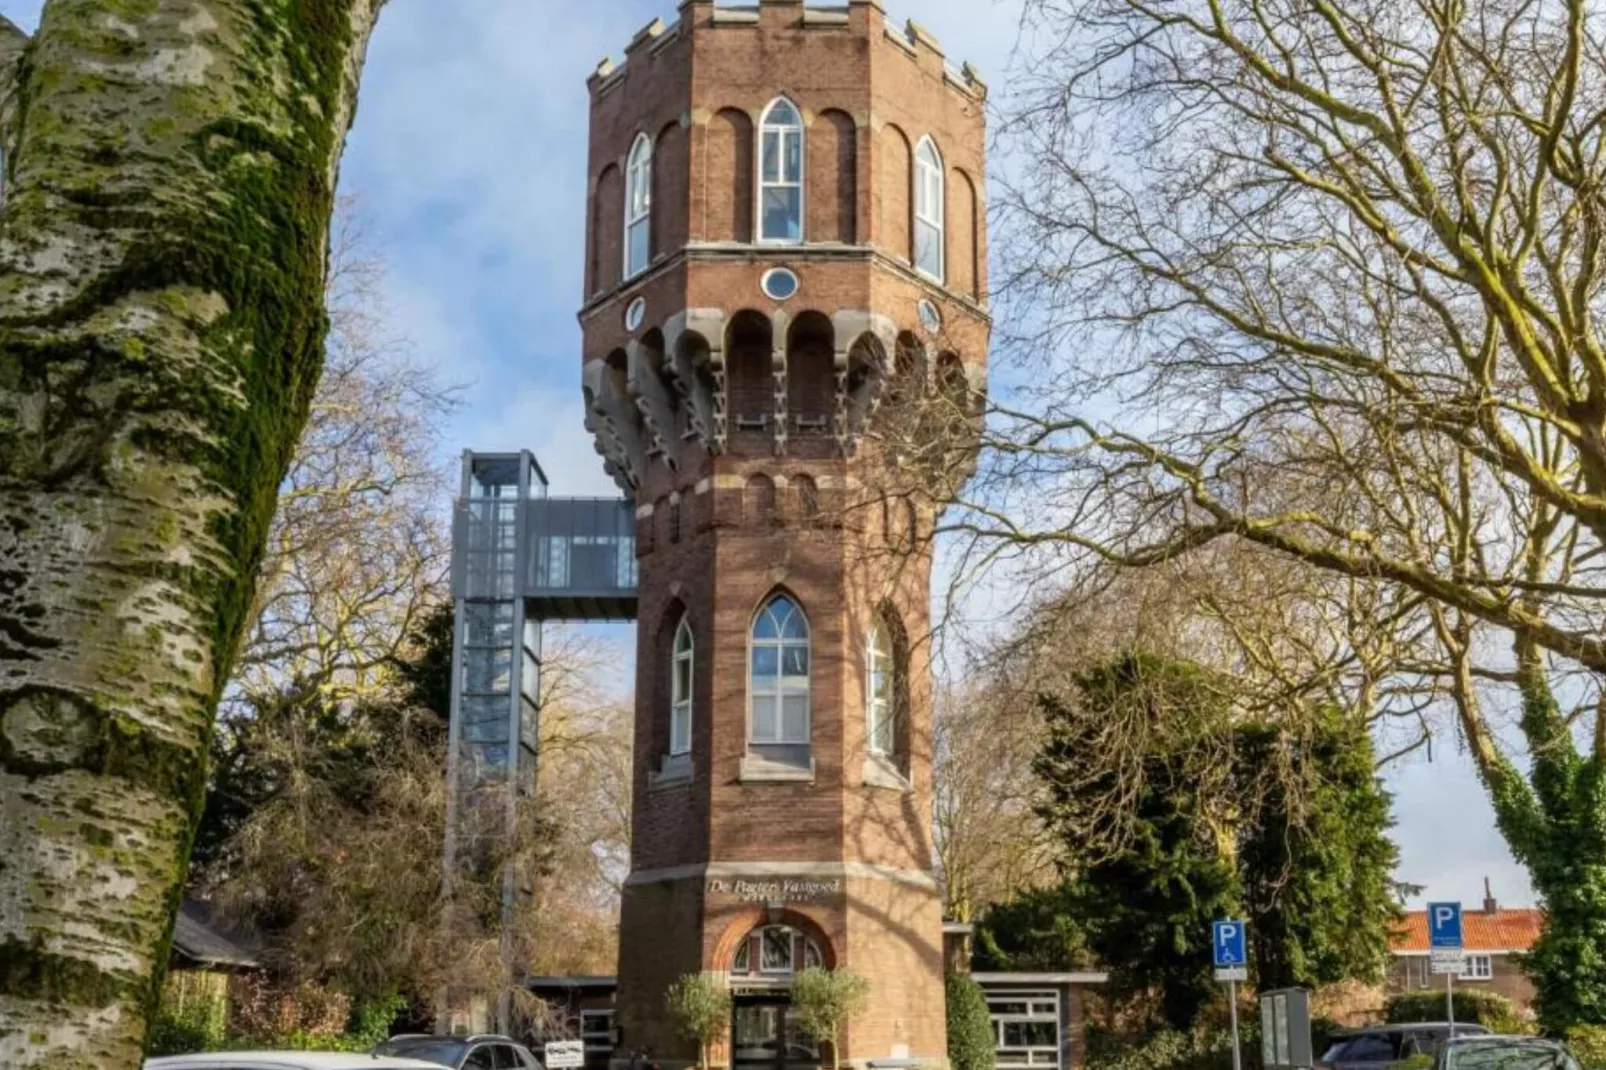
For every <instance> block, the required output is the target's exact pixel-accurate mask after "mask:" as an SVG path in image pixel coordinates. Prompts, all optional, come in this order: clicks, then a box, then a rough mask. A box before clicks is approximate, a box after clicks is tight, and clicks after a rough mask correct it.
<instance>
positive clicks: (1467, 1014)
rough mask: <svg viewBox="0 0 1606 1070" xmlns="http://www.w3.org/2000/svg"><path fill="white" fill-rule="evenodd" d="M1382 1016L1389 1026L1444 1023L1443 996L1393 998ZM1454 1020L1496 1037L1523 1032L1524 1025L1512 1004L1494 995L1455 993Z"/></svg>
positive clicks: (1486, 993)
mask: <svg viewBox="0 0 1606 1070" xmlns="http://www.w3.org/2000/svg"><path fill="white" fill-rule="evenodd" d="M1383 1016H1384V1020H1385V1021H1388V1022H1442V1021H1444V993H1443V992H1412V993H1410V994H1409V995H1404V996H1391V997H1390V998H1389V1001H1388V1003H1386V1004H1385V1005H1384V1008H1383ZM1455 1020H1456V1021H1458V1022H1476V1023H1477V1024H1478V1025H1482V1026H1486V1027H1487V1028H1489V1029H1492V1030H1493V1031H1495V1032H1496V1033H1517V1032H1522V1031H1523V1027H1522V1022H1521V1020H1520V1019H1519V1018H1518V1017H1517V1011H1516V1008H1515V1007H1513V1006H1512V1004H1511V1001H1510V1000H1509V999H1507V998H1506V997H1504V996H1499V995H1496V994H1495V993H1493V992H1476V991H1471V992H1469V991H1458V992H1456V994H1455Z"/></svg>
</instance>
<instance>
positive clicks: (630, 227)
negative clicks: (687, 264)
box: [625, 134, 652, 279]
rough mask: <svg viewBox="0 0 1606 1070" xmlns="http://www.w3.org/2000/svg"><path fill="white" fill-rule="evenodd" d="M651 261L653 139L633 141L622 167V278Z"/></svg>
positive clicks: (627, 276)
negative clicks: (625, 162)
mask: <svg viewBox="0 0 1606 1070" xmlns="http://www.w3.org/2000/svg"><path fill="white" fill-rule="evenodd" d="M651 260H652V140H651V139H650V138H648V137H647V135H646V134H642V135H641V136H640V137H638V138H636V143H635V145H634V146H632V147H631V149H630V162H629V164H628V165H627V166H626V168H625V278H626V279H632V278H635V277H636V276H637V275H640V274H641V273H642V272H643V271H646V270H647V264H648V263H649V262H650V261H651Z"/></svg>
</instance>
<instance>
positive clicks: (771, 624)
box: [753, 602, 781, 639]
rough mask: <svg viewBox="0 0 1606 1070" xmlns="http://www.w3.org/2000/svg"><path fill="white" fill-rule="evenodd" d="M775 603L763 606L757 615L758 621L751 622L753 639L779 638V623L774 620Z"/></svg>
mask: <svg viewBox="0 0 1606 1070" xmlns="http://www.w3.org/2000/svg"><path fill="white" fill-rule="evenodd" d="M776 605H777V604H776V603H774V602H772V603H770V604H769V605H767V606H765V607H764V609H763V611H762V612H760V613H759V615H758V620H756V621H754V622H753V638H754V639H779V638H780V636H781V628H780V622H779V621H778V620H777V619H776V616H775V609H776Z"/></svg>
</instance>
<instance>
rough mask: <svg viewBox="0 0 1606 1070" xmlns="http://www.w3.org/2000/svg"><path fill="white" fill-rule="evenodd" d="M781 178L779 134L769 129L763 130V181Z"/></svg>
mask: <svg viewBox="0 0 1606 1070" xmlns="http://www.w3.org/2000/svg"><path fill="white" fill-rule="evenodd" d="M780 180H781V135H780V134H778V133H776V132H774V131H770V130H766V131H765V132H764V181H765V182H779V181H780Z"/></svg>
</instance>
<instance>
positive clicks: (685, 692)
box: [675, 655, 691, 703]
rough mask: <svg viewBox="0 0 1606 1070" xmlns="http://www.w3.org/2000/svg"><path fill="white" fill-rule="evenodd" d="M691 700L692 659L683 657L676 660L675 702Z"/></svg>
mask: <svg viewBox="0 0 1606 1070" xmlns="http://www.w3.org/2000/svg"><path fill="white" fill-rule="evenodd" d="M689 698H691V658H690V657H689V656H686V655H682V656H680V657H678V658H676V659H675V702H677V703H681V702H685V701H686V700H687V699H689Z"/></svg>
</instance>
